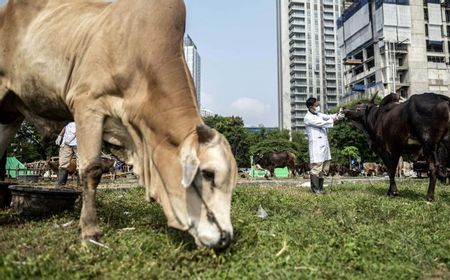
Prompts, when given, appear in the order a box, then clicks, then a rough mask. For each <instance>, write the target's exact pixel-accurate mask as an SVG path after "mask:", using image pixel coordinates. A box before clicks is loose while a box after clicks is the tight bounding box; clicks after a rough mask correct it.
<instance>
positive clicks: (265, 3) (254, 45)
mask: <svg viewBox="0 0 450 280" xmlns="http://www.w3.org/2000/svg"><path fill="white" fill-rule="evenodd" d="M185 2H186V7H187V28H186V32H187V33H188V34H189V35H190V36H191V37H192V40H194V42H195V43H196V45H197V48H198V51H199V53H200V56H201V59H202V81H201V82H202V86H201V95H202V97H201V98H202V105H203V106H204V107H206V108H208V109H210V110H212V111H213V112H214V113H218V114H221V115H226V116H229V115H238V116H242V117H243V118H244V122H245V125H246V126H250V125H252V126H253V125H259V124H264V125H265V126H266V127H267V126H276V125H277V123H278V117H277V110H278V109H277V108H278V104H277V43H276V42H277V40H276V39H277V38H276V4H275V3H276V2H275V1H273V0H227V1H219V0H208V1H206V0H186V1H185Z"/></svg>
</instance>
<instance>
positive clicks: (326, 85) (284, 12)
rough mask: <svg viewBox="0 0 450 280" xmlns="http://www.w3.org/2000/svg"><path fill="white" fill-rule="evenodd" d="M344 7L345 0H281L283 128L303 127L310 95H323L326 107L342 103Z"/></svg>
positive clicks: (280, 119)
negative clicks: (339, 35)
mask: <svg viewBox="0 0 450 280" xmlns="http://www.w3.org/2000/svg"><path fill="white" fill-rule="evenodd" d="M342 7H343V4H342V0H277V28H278V114H279V115H278V125H279V127H280V128H283V129H289V130H298V129H303V128H304V123H303V119H304V116H305V114H306V112H307V108H306V105H305V102H306V99H308V98H309V97H311V96H313V97H317V98H318V99H320V102H321V107H322V111H327V110H328V109H330V108H332V107H335V106H337V105H338V103H339V97H340V95H341V94H342V92H343V80H342V78H343V77H342V73H343V72H342V71H343V65H342V56H341V53H340V49H339V48H338V46H337V27H336V20H337V19H338V18H339V16H340V15H341V10H342V9H343V8H342Z"/></svg>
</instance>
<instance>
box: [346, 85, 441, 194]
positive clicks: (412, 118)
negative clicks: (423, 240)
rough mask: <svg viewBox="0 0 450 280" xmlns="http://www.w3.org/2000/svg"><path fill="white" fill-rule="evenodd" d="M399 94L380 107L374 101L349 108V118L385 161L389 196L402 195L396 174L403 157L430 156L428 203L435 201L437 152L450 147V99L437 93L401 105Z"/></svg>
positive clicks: (437, 167)
mask: <svg viewBox="0 0 450 280" xmlns="http://www.w3.org/2000/svg"><path fill="white" fill-rule="evenodd" d="M396 101H398V95H397V94H395V93H392V94H389V95H388V96H386V97H385V98H383V100H382V101H381V104H380V105H379V106H376V105H375V104H374V102H373V99H372V100H371V101H370V102H369V103H365V104H359V105H356V106H355V107H353V108H351V109H345V110H344V113H345V116H346V117H347V118H348V119H350V120H351V121H352V123H353V125H354V126H356V127H357V128H359V129H361V130H362V131H363V132H364V133H365V134H366V136H367V139H368V143H369V147H370V148H371V149H372V150H374V151H375V152H376V153H377V154H378V155H379V156H380V157H381V158H382V160H383V162H384V164H385V165H386V167H387V169H388V173H389V179H390V185H389V191H388V195H392V196H395V195H398V191H397V186H396V184H395V171H396V168H397V164H398V160H399V157H400V156H401V155H402V154H412V155H418V154H420V153H422V154H424V155H425V156H426V161H427V163H428V166H429V170H430V183H429V186H428V193H427V200H428V201H432V200H433V198H434V189H435V186H436V175H437V170H438V169H439V168H440V166H439V161H438V156H437V150H438V146H439V145H440V144H443V145H445V146H446V147H450V133H449V123H450V98H448V97H446V96H443V95H438V94H434V93H424V94H420V95H413V96H411V97H410V98H409V99H408V100H407V101H405V102H403V103H397V102H396Z"/></svg>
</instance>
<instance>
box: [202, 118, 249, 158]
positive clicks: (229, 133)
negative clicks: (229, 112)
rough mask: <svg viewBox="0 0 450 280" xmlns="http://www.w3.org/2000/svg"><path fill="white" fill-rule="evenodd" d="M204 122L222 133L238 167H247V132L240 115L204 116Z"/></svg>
mask: <svg viewBox="0 0 450 280" xmlns="http://www.w3.org/2000/svg"><path fill="white" fill-rule="evenodd" d="M203 120H204V122H205V124H206V125H208V126H209V127H211V128H215V129H216V130H217V131H218V132H220V133H222V134H223V135H224V136H225V138H227V140H228V142H229V143H230V146H231V151H232V152H233V154H234V157H235V158H236V162H237V165H238V166H239V167H249V166H250V160H249V157H248V149H249V146H248V140H247V138H248V133H247V131H246V130H245V128H244V121H243V120H242V118H241V117H235V116H232V117H223V116H219V115H215V116H208V117H204V119H203Z"/></svg>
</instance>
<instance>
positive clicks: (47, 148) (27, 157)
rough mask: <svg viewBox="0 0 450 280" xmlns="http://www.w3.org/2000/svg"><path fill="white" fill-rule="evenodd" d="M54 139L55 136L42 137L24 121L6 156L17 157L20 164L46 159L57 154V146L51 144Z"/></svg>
mask: <svg viewBox="0 0 450 280" xmlns="http://www.w3.org/2000/svg"><path fill="white" fill-rule="evenodd" d="M54 139H56V134H54V135H50V136H48V137H43V136H41V135H40V134H39V133H38V132H37V130H36V128H35V127H34V126H33V125H31V124H30V123H28V122H27V121H24V122H23V123H22V125H21V126H20V128H19V129H18V130H17V133H16V137H15V138H14V139H13V140H12V142H11V147H10V148H9V149H8V154H9V155H10V156H15V157H17V158H18V159H19V160H20V161H22V162H32V161H36V160H42V159H47V158H48V157H50V156H51V155H54V154H57V151H58V146H56V145H55V143H54V142H53V141H54Z"/></svg>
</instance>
